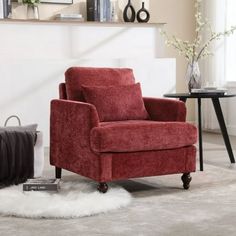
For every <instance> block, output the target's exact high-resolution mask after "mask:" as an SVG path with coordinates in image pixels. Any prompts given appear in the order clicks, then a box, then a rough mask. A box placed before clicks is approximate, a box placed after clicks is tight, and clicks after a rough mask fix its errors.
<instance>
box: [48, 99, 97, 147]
mask: <svg viewBox="0 0 236 236" xmlns="http://www.w3.org/2000/svg"><path fill="white" fill-rule="evenodd" d="M97 126H99V118H98V114H97V110H96V108H95V106H93V105H91V104H88V103H83V102H77V101H69V100H59V99H57V100H52V101H51V115H50V146H51V147H52V148H54V147H55V145H56V146H58V144H60V145H62V144H63V145H64V148H66V145H67V144H68V147H70V149H71V148H73V147H74V148H79V149H80V148H88V149H89V148H90V141H89V137H90V130H91V129H92V128H93V127H97Z"/></svg>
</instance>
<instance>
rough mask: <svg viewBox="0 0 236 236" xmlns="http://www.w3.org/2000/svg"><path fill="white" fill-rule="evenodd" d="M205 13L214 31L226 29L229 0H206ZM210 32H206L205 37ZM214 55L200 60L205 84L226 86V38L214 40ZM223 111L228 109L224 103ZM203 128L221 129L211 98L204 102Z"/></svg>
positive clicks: (204, 2)
mask: <svg viewBox="0 0 236 236" xmlns="http://www.w3.org/2000/svg"><path fill="white" fill-rule="evenodd" d="M234 1H236V0H234ZM202 7H203V9H202V11H203V15H204V16H205V17H206V18H207V19H208V20H209V21H210V23H211V25H212V29H213V31H216V32H218V31H224V30H225V29H226V19H227V0H204V1H203V4H202ZM208 34H209V32H205V38H207V35H208ZM211 51H212V52H214V56H210V57H208V58H206V59H204V60H203V61H201V62H200V67H201V72H202V79H203V85H204V84H205V85H214V86H217V87H225V85H226V76H225V74H226V67H225V59H226V39H225V38H222V39H221V40H217V41H214V42H213V43H212V45H211ZM221 105H222V109H223V112H224V110H225V109H226V106H225V104H224V102H223V103H222V102H221ZM203 128H205V129H209V130H217V129H219V126H218V122H217V118H216V115H215V112H214V109H213V106H212V102H211V101H210V100H208V99H207V100H205V101H204V102H203Z"/></svg>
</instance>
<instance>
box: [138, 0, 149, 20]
mask: <svg viewBox="0 0 236 236" xmlns="http://www.w3.org/2000/svg"><path fill="white" fill-rule="evenodd" d="M141 15H145V16H146V17H145V18H143V17H141ZM149 19H150V14H149V12H148V10H147V9H146V8H145V7H144V2H142V8H141V9H140V10H139V11H138V12H137V20H138V22H140V23H146V22H148V21H149Z"/></svg>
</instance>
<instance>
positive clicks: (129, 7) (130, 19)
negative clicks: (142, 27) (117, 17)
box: [123, 0, 135, 22]
mask: <svg viewBox="0 0 236 236" xmlns="http://www.w3.org/2000/svg"><path fill="white" fill-rule="evenodd" d="M129 11H130V13H131V15H130V16H129ZM123 18H124V21H125V22H134V21H135V10H134V7H133V6H132V4H131V0H128V3H127V5H126V7H125V9H124V12H123Z"/></svg>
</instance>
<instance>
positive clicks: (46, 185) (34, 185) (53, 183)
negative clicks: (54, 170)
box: [23, 178, 60, 191]
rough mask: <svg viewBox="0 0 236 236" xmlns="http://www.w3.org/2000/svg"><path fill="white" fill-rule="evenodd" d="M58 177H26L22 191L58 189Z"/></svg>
mask: <svg viewBox="0 0 236 236" xmlns="http://www.w3.org/2000/svg"><path fill="white" fill-rule="evenodd" d="M59 188H60V179H43V178H39V179H28V180H27V182H26V183H24V184H23V191H58V190H59Z"/></svg>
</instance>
